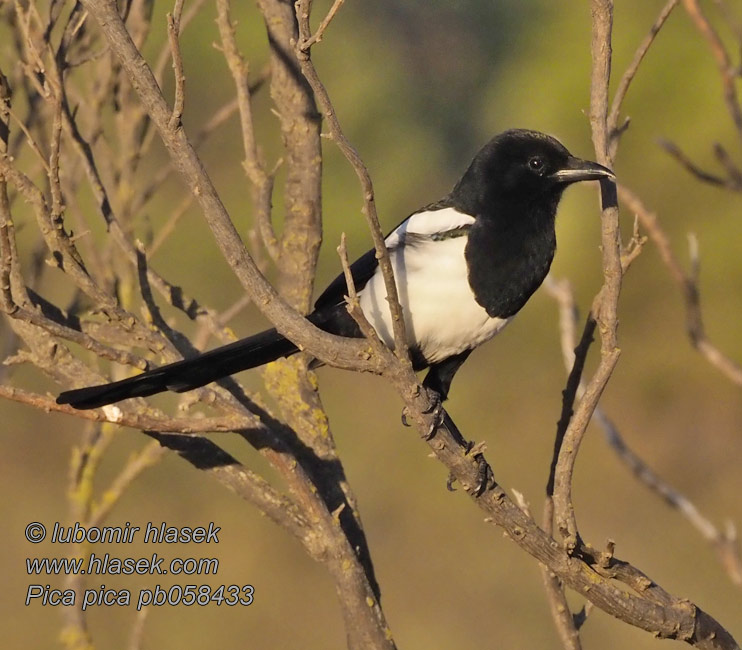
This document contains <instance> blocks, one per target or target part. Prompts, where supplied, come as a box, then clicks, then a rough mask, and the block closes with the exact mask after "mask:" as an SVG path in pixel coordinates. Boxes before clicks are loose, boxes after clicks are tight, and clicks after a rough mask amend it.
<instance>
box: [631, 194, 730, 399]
mask: <svg viewBox="0 0 742 650" xmlns="http://www.w3.org/2000/svg"><path fill="white" fill-rule="evenodd" d="M618 191H619V195H620V196H621V201H623V203H624V204H625V205H626V207H627V208H628V209H629V210H631V211H632V212H633V213H634V214H636V215H637V216H638V217H639V221H640V222H641V224H642V226H643V227H644V229H645V230H646V231H647V234H648V235H649V238H650V239H651V240H652V242H653V243H654V244H655V246H657V250H658V251H659V254H660V258H661V259H662V261H663V262H664V264H665V266H666V267H667V269H668V270H669V271H670V275H671V276H672V278H673V280H674V281H675V284H677V285H678V287H679V288H680V290H681V291H682V293H683V298H684V300H685V313H686V327H687V330H688V336H689V338H690V341H691V344H692V345H693V347H694V348H696V349H697V350H698V351H699V352H700V353H701V355H702V356H703V357H704V358H705V359H706V360H707V361H708V362H709V363H710V364H711V365H713V366H714V367H715V368H717V369H718V370H719V371H720V372H722V373H723V374H724V376H726V377H727V379H729V380H730V381H732V382H734V383H735V384H737V385H738V386H742V366H740V365H739V364H738V363H737V362H735V361H733V360H732V359H730V358H729V357H728V356H727V355H725V354H724V353H723V352H722V351H721V350H719V348H717V347H716V346H715V345H714V344H713V343H712V342H711V341H710V340H709V338H708V336H707V334H706V329H705V327H704V324H703V313H702V311H701V301H700V291H699V288H698V283H697V278H695V277H694V276H693V275H692V274H688V273H687V272H686V271H684V270H683V267H682V266H681V264H680V262H679V261H678V259H677V257H676V256H675V253H674V252H673V250H672V245H671V244H670V239H669V238H668V236H667V234H666V233H665V231H664V230H663V228H662V226H661V225H660V222H659V218H658V217H657V215H656V214H655V213H653V212H652V211H650V210H649V209H648V208H647V207H646V206H645V205H644V203H643V202H642V200H641V199H640V198H639V196H637V195H636V194H635V193H634V192H633V191H632V190H630V189H629V188H628V187H626V186H624V185H619V188H618ZM697 263H698V261H697V258H696V260H695V264H696V265H697Z"/></svg>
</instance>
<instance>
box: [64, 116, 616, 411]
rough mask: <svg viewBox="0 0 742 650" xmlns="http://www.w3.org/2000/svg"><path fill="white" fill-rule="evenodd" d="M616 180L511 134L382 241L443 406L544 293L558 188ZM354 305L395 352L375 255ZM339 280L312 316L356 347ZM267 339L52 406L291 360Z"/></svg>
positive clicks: (361, 274) (531, 138)
mask: <svg viewBox="0 0 742 650" xmlns="http://www.w3.org/2000/svg"><path fill="white" fill-rule="evenodd" d="M601 179H608V180H612V181H613V180H615V175H614V174H613V172H612V171H611V170H610V169H607V168H606V167H603V166H602V165H599V164H598V163H595V162H590V161H587V160H581V159H580V158H576V157H574V156H572V155H571V154H570V153H569V151H568V150H567V149H566V148H565V147H564V146H563V145H562V144H561V143H560V142H559V141H558V140H556V139H555V138H553V137H551V136H548V135H545V134H543V133H539V132H537V131H529V130H525V129H511V130H508V131H505V132H503V133H501V134H499V135H497V136H495V137H494V138H492V140H490V141H489V142H488V143H487V144H486V145H485V146H484V147H483V148H482V149H481V150H480V151H479V152H478V153H477V154H476V156H475V157H474V160H473V161H472V162H471V164H470V165H469V167H468V168H467V170H466V171H465V172H464V175H463V176H462V177H461V179H460V180H459V181H458V183H456V185H455V186H454V188H453V190H452V191H451V192H450V193H449V194H447V195H446V196H444V197H443V198H442V199H441V200H440V201H437V202H436V203H431V204H430V205H427V206H425V207H423V208H421V209H420V210H418V211H417V212H414V213H413V214H411V215H410V216H409V217H407V219H405V220H404V221H403V222H402V223H401V224H400V225H399V226H397V228H395V229H394V230H393V231H392V232H391V234H389V235H388V236H387V237H386V247H387V249H388V250H389V255H390V259H391V263H392V267H393V269H394V277H395V281H396V284H397V291H398V293H399V302H400V305H401V307H402V311H403V315H404V320H405V325H406V332H407V342H408V344H409V348H410V354H411V358H412V362H413V366H414V368H415V369H416V370H422V369H425V368H429V370H428V373H427V375H426V377H425V379H424V381H423V385H424V386H426V387H427V388H429V389H431V390H433V391H435V393H437V396H438V398H439V399H440V401H443V400H445V399H446V398H447V397H448V392H449V389H450V386H451V382H452V380H453V377H454V374H455V373H456V371H457V370H458V369H459V368H460V367H461V364H462V363H464V361H465V360H466V359H467V357H468V356H469V354H470V353H471V352H472V350H473V349H474V348H476V347H478V346H479V345H481V344H482V343H484V342H485V341H488V340H489V339H491V338H492V337H493V336H494V335H495V334H497V333H498V332H499V331H500V330H502V329H503V328H504V327H505V326H506V325H507V324H508V323H509V322H510V320H511V319H512V318H513V316H515V314H516V313H517V312H518V311H519V310H520V309H521V308H522V307H523V305H525V303H526V302H527V301H528V299H529V298H530V297H531V295H532V294H533V292H534V291H536V289H537V288H538V287H539V286H540V285H541V283H542V282H543V280H544V278H545V277H546V274H547V273H548V271H549V267H550V266H551V261H552V259H553V257H554V253H555V251H556V234H555V230H554V220H555V217H556V211H557V206H558V204H559V200H560V199H561V197H562V193H563V192H564V189H565V188H566V187H567V186H568V185H570V184H572V183H575V182H578V181H590V180H601ZM350 270H351V273H352V277H353V280H354V282H355V286H356V289H357V291H358V295H359V299H360V306H361V308H362V310H363V313H364V315H365V316H366V318H367V320H368V321H369V323H370V324H371V325H372V327H373V328H374V330H375V331H376V333H377V334H378V336H379V338H380V339H381V340H382V341H383V342H384V343H385V344H386V345H388V346H390V347H391V346H393V344H394V337H393V332H392V323H391V314H390V309H389V306H388V303H387V300H386V290H385V287H384V280H383V277H382V274H381V271H380V268H379V264H378V260H377V259H376V254H375V251H374V250H371V251H369V252H367V253H366V254H365V255H363V256H362V257H360V258H359V259H358V260H357V261H356V262H354V263H353V264H352V265H351V267H350ZM346 293H347V285H346V281H345V277H344V275H339V276H338V277H337V278H336V279H335V280H333V281H332V282H331V283H330V285H329V286H328V287H327V289H325V291H324V292H323V293H322V294H321V295H320V297H319V298H318V299H317V302H316V303H315V307H314V311H313V312H312V313H311V314H309V316H308V317H307V318H308V319H309V321H310V322H312V323H313V324H314V325H316V326H317V327H319V328H320V329H322V330H325V331H326V332H329V333H331V334H337V335H341V336H348V337H361V336H362V334H361V331H360V329H359V327H358V325H357V323H356V322H355V321H354V320H353V318H352V317H351V316H350V315H349V314H348V312H347V310H346V305H345V295H346ZM298 351H299V350H298V348H297V346H296V345H294V344H293V343H292V342H291V341H289V340H288V339H286V338H285V337H283V336H282V335H281V334H279V333H278V332H277V331H276V330H275V329H269V330H266V331H264V332H261V333H259V334H255V335H253V336H249V337H247V338H245V339H242V340H240V341H237V342H235V343H231V344H229V345H225V346H222V347H219V348H216V349H214V350H211V351H209V352H205V353H203V354H201V355H198V356H196V357H194V358H192V359H185V360H183V361H178V362H176V363H171V364H168V365H165V366H161V367H159V368H155V369H154V370H150V371H148V372H144V373H142V374H140V375H137V376H135V377H131V378H129V379H123V380H121V381H116V382H113V383H110V384H104V385H100V386H92V387H89V388H80V389H76V390H70V391H65V392H63V393H61V394H60V395H59V397H58V398H57V403H58V404H70V405H72V406H73V407H74V408H77V409H91V408H97V407H99V406H104V405H106V404H112V403H113V402H118V401H120V400H123V399H127V398H130V397H147V396H149V395H154V394H156V393H160V392H163V391H167V390H170V391H174V392H178V393H180V392H184V391H188V390H192V389H194V388H198V387H200V386H204V385H205V384H208V383H209V382H212V381H215V380H217V379H220V378H222V377H226V376H228V375H232V374H234V373H236V372H239V371H241V370H247V369H248V368H255V367H257V366H261V365H263V364H266V363H269V362H270V361H274V360H276V359H278V358H280V357H288V356H290V355H292V354H295V353H296V352H298Z"/></svg>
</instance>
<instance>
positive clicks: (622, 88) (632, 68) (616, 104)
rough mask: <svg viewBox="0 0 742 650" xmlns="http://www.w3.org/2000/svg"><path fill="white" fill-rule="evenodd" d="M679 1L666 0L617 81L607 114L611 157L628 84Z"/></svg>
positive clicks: (616, 141)
mask: <svg viewBox="0 0 742 650" xmlns="http://www.w3.org/2000/svg"><path fill="white" fill-rule="evenodd" d="M679 2H680V0H668V2H667V3H666V4H665V6H664V7H663V8H662V11H660V14H659V16H658V17H657V20H655V21H654V24H653V25H652V27H651V29H650V30H649V34H647V36H646V37H645V38H644V40H643V41H642V42H641V44H640V45H639V47H638V48H637V50H636V52H635V54H634V58H633V59H632V61H631V63H630V64H629V67H628V68H626V71H625V72H624V73H623V76H622V77H621V80H620V81H619V82H618V86H617V88H616V92H615V94H614V95H613V102H612V103H611V110H610V113H609V114H608V128H609V130H610V133H609V135H610V140H611V145H610V146H611V150H610V155H611V157H614V156H615V155H616V149H617V148H618V138H619V137H620V135H621V132H622V129H621V128H619V127H618V116H619V114H620V112H621V106H622V105H623V101H624V99H625V98H626V93H627V92H628V91H629V86H630V85H631V82H632V81H633V80H634V77H635V76H636V73H637V72H638V71H639V66H640V65H641V63H642V61H643V60H644V57H645V56H646V54H647V52H648V51H649V48H650V47H651V46H652V43H654V39H655V38H656V37H657V34H659V32H660V30H661V29H662V26H663V25H664V24H665V21H666V20H667V19H668V18H669V16H670V14H671V13H672V10H673V9H675V7H677V5H678V3H679ZM627 119H628V118H627ZM627 126H628V123H627Z"/></svg>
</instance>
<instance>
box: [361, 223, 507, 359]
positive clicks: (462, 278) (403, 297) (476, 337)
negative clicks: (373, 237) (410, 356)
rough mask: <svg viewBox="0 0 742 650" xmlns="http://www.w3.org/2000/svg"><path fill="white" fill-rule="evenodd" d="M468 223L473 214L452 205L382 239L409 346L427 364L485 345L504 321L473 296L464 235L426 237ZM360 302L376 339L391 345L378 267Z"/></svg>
mask: <svg viewBox="0 0 742 650" xmlns="http://www.w3.org/2000/svg"><path fill="white" fill-rule="evenodd" d="M472 223H474V218H473V217H471V216H470V215H466V214H462V213H460V212H457V211H456V210H454V209H453V208H444V209H442V210H431V211H426V212H420V213H417V214H414V215H412V216H411V217H410V218H409V219H407V221H405V222H404V223H403V224H402V225H401V226H399V228H397V229H396V230H395V231H394V232H393V233H391V234H390V235H389V236H388V237H387V239H386V244H387V248H389V249H390V250H391V253H390V258H391V262H392V267H393V269H394V277H395V280H396V285H397V291H398V293H399V302H400V305H401V306H402V310H403V313H404V319H405V326H406V330H407V341H408V344H409V345H410V346H411V347H417V348H418V349H419V350H420V352H421V353H422V355H423V357H424V358H425V359H426V360H427V361H428V363H437V362H439V361H442V360H444V359H446V358H448V357H450V356H453V355H455V354H459V353H461V352H463V351H465V350H468V349H471V348H474V347H476V346H478V345H480V344H481V343H484V342H485V341H487V340H488V339H490V338H492V337H493V336H494V335H495V334H497V332H498V331H500V330H501V329H502V328H503V327H505V325H506V324H507V323H508V321H509V319H502V318H491V317H490V316H489V315H488V314H487V312H486V311H485V310H484V308H483V307H482V306H481V305H479V303H477V301H476V300H475V299H474V294H473V293H472V290H471V287H470V286H469V281H468V272H467V266H466V259H465V257H464V248H465V246H466V241H467V237H466V235H465V234H464V235H461V234H459V236H455V237H444V238H442V239H432V238H430V236H431V235H435V234H437V233H442V232H446V231H450V230H454V229H456V228H461V227H462V226H469V225H471V224H472ZM416 235H417V236H416ZM360 302H361V308H362V309H363V312H364V314H365V316H366V318H367V319H368V321H369V322H370V323H371V325H372V326H373V328H374V329H375V330H376V332H377V334H378V335H379V337H380V338H381V340H382V341H384V343H386V344H387V345H389V346H392V345H393V344H394V334H393V329H392V324H391V314H390V310H389V304H388V302H387V300H386V289H385V287H384V279H383V277H382V275H381V270H380V269H377V271H376V273H375V274H374V276H373V277H372V278H371V279H370V280H369V281H368V283H367V284H366V286H365V287H364V288H363V290H362V291H361V292H360Z"/></svg>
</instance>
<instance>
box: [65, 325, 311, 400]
mask: <svg viewBox="0 0 742 650" xmlns="http://www.w3.org/2000/svg"><path fill="white" fill-rule="evenodd" d="M296 352H298V348H297V347H296V346H295V345H294V344H293V343H292V342H291V341H289V340H288V339H286V338H284V337H283V336H281V335H280V334H279V333H278V332H277V331H276V330H275V329H270V330H266V331H265V332H260V333H259V334H255V335H254V336H250V337H248V338H246V339H241V340H240V341H236V342H235V343H230V344H229V345H225V346H223V347H220V348H216V349H214V350H210V351H209V352H205V353H204V354H201V355H199V356H197V357H195V358H193V359H185V360H183V361H176V362H175V363H171V364H168V365H166V366H161V367H160V368H155V369H154V370H150V371H149V372H144V373H142V374H141V375H137V376H136V377H130V378H129V379H122V380H121V381H115V382H113V383H111V384H103V385H101V386H90V387H88V388H78V389H76V390H68V391H65V392H63V393H61V394H60V395H59V397H57V404H70V405H71V406H73V407H74V408H76V409H93V408H98V407H99V406H105V405H106V404H113V403H114V402H118V401H120V400H122V399H127V398H129V397H147V396H148V395H154V394H156V393H162V392H163V391H166V390H171V391H174V392H176V393H183V392H185V391H187V390H193V389H194V388H199V387H201V386H204V385H206V384H208V383H209V382H212V381H215V380H217V379H220V378H221V377H226V376H227V375H231V374H233V373H235V372H239V371H241V370H247V369H248V368H255V367H257V366H262V365H263V364H265V363H269V362H271V361H275V360H276V359H278V358H280V357H287V356H289V355H292V354H294V353H296Z"/></svg>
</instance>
